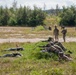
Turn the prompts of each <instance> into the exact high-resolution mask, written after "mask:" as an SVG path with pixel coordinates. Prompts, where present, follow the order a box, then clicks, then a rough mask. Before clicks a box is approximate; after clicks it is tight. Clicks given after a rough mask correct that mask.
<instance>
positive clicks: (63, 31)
mask: <svg viewBox="0 0 76 75" xmlns="http://www.w3.org/2000/svg"><path fill="white" fill-rule="evenodd" d="M61 33H62V34H63V40H64V42H65V37H66V33H67V29H65V27H62V31H61Z"/></svg>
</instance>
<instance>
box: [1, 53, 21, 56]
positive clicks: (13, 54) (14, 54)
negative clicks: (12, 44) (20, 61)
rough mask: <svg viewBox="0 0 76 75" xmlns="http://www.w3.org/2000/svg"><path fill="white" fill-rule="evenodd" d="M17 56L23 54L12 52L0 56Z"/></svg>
mask: <svg viewBox="0 0 76 75" xmlns="http://www.w3.org/2000/svg"><path fill="white" fill-rule="evenodd" d="M17 56H22V54H20V53H11V54H4V55H3V56H0V57H17Z"/></svg>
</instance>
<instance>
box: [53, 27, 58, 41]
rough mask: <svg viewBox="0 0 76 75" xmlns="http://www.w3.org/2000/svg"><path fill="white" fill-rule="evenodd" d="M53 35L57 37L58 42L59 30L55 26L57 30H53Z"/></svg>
mask: <svg viewBox="0 0 76 75" xmlns="http://www.w3.org/2000/svg"><path fill="white" fill-rule="evenodd" d="M53 35H54V36H55V41H58V35H59V30H58V28H57V26H55V29H54V30H53Z"/></svg>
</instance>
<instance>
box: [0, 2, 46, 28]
mask: <svg viewBox="0 0 76 75" xmlns="http://www.w3.org/2000/svg"><path fill="white" fill-rule="evenodd" d="M45 18H46V15H45V13H44V12H43V11H42V9H40V8H38V7H36V6H34V9H33V10H32V9H30V7H26V6H24V7H22V6H20V7H19V8H16V4H15V3H14V5H13V7H10V8H8V7H7V6H6V7H5V8H3V7H2V6H0V26H32V27H33V26H37V25H40V24H43V20H44V19H45Z"/></svg>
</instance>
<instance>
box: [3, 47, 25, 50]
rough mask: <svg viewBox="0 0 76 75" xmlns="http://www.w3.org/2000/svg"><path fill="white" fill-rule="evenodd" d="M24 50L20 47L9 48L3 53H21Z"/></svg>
mask: <svg viewBox="0 0 76 75" xmlns="http://www.w3.org/2000/svg"><path fill="white" fill-rule="evenodd" d="M23 50H24V49H23V48H22V47H16V48H9V49H7V50H4V51H23Z"/></svg>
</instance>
